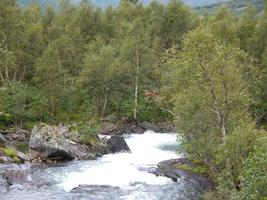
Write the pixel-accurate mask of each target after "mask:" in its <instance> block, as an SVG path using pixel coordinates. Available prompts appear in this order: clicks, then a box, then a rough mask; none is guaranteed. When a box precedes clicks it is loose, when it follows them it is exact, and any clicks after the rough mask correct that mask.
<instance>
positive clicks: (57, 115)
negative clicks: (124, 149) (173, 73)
mask: <svg viewBox="0 0 267 200" xmlns="http://www.w3.org/2000/svg"><path fill="white" fill-rule="evenodd" d="M196 19H197V17H196V15H194V14H193V12H192V11H191V10H190V9H189V8H187V7H186V6H184V5H183V4H182V3H180V2H179V1H173V2H171V3H170V4H168V5H167V6H163V5H161V4H159V3H156V2H155V3H153V4H151V5H150V6H149V7H143V6H142V5H141V4H139V3H134V2H131V1H122V2H121V3H120V5H119V6H118V7H117V8H116V9H113V8H111V7H109V8H107V9H106V10H104V11H101V10H100V9H97V8H95V7H93V6H92V5H91V4H90V3H89V1H82V2H81V3H80V4H79V5H77V6H75V5H72V4H70V2H69V1H61V7H60V9H59V10H56V11H55V10H54V9H53V8H51V7H48V8H47V9H46V10H44V11H43V10H42V9H41V8H40V6H39V5H38V4H30V5H29V6H28V7H25V8H24V7H23V8H21V7H19V6H18V5H17V3H16V1H15V0H1V13H0V30H1V34H0V41H1V44H0V52H1V58H0V81H1V82H0V84H1V98H0V101H1V106H0V111H1V112H3V113H5V114H10V115H11V116H12V117H13V119H14V123H16V124H17V123H23V122H25V121H26V122H27V121H29V120H30V121H40V120H42V121H50V122H53V121H60V122H62V121H63V122H64V121H65V122H66V121H79V120H81V119H89V118H92V117H93V118H99V117H106V116H109V115H111V114H112V113H118V115H122V116H128V117H129V118H135V119H140V120H147V121H164V120H166V119H168V118H170V115H169V114H167V113H166V112H165V111H163V110H162V109H159V106H158V102H157V101H154V100H152V99H148V98H147V97H146V96H145V91H159V90H160V87H161V83H160V69H161V67H162V64H163V62H164V61H163V60H162V57H163V56H162V55H163V54H164V51H165V49H167V48H169V47H171V46H173V45H180V42H181V39H182V37H183V34H184V33H186V32H187V31H189V30H191V29H192V28H194V27H195V25H196V21H197V20H196ZM173 27H176V28H173Z"/></svg>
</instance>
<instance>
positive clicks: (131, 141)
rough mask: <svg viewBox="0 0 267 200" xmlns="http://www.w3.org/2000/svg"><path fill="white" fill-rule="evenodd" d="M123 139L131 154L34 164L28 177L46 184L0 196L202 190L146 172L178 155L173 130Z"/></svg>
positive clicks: (167, 199) (152, 198)
mask: <svg viewBox="0 0 267 200" xmlns="http://www.w3.org/2000/svg"><path fill="white" fill-rule="evenodd" d="M125 139H126V142H127V144H128V146H129V147H130V149H131V153H117V154H108V155H105V156H103V157H101V158H99V159H98V160H94V161H72V162H69V163H67V164H61V165H58V166H53V167H48V168H47V167H46V168H44V167H35V168H33V169H31V170H32V172H31V174H32V175H31V177H29V179H31V180H38V182H39V183H45V184H43V185H42V186H38V187H37V186H36V185H35V184H28V185H23V186H21V185H20V186H15V185H14V186H12V187H11V189H10V190H9V191H8V192H7V193H4V194H0V199H1V200H2V199H3V200H52V199H53V200H163V199H164V200H179V199H181V200H194V199H196V200H197V199H200V195H201V189H200V187H199V186H198V185H197V184H194V183H193V182H188V181H185V180H183V179H178V181H177V182H173V181H172V180H171V179H169V178H166V177H157V176H155V175H154V174H151V173H149V169H150V168H153V167H156V166H157V163H158V162H160V161H163V160H168V159H174V158H178V157H179V155H178V154H177V153H176V150H177V148H178V145H179V142H178V141H177V137H176V134H171V133H170V134H160V133H154V132H146V133H145V134H142V135H139V134H132V135H127V136H125ZM31 180H30V181H31ZM78 186H80V187H78ZM77 187H78V188H77ZM74 188H76V189H74Z"/></svg>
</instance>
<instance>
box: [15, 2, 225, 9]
mask: <svg viewBox="0 0 267 200" xmlns="http://www.w3.org/2000/svg"><path fill="white" fill-rule="evenodd" d="M37 1H39V2H40V4H41V5H42V7H46V6H47V5H52V6H57V5H58V2H57V1H56V0H37ZM80 1H81V0H72V2H73V3H79V2H80ZM151 1H152V0H142V2H143V3H144V4H145V5H147V4H149V3H150V2H151ZM159 1H160V2H162V3H168V2H169V1H170V0H159ZM182 1H183V2H184V3H186V4H187V5H189V6H191V7H200V6H207V5H211V4H214V3H218V2H225V1H227V0H182ZM18 2H19V4H20V5H23V6H25V5H27V4H29V2H31V0H18ZM91 2H92V3H93V4H94V5H96V6H99V7H101V8H106V7H108V6H110V5H112V6H117V5H118V4H119V2H120V0H91Z"/></svg>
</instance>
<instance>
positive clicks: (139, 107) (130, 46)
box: [0, 0, 267, 200]
mask: <svg viewBox="0 0 267 200" xmlns="http://www.w3.org/2000/svg"><path fill="white" fill-rule="evenodd" d="M264 5H265V9H264V11H263V12H261V13H260V14H259V13H257V12H256V9H255V7H253V6H248V7H247V8H246V11H245V12H244V14H242V15H240V16H236V15H235V14H233V13H232V12H231V11H230V9H229V8H227V7H220V8H219V9H218V10H216V11H215V12H214V13H212V14H211V15H208V14H206V15H204V16H199V15H198V14H197V13H195V12H194V10H192V9H191V8H189V7H188V6H186V5H184V4H183V3H182V2H180V1H178V0H172V1H170V2H169V3H168V4H164V5H163V4H161V3H159V2H156V1H155V2H152V3H151V4H149V5H148V6H143V5H142V4H141V3H138V1H130V0H121V2H120V4H119V6H118V7H116V8H112V7H108V8H107V9H105V10H100V9H98V8H96V7H95V6H93V5H92V4H90V3H88V1H82V2H81V3H79V4H78V5H73V4H71V3H70V2H69V1H68V0H63V1H61V3H60V7H59V9H54V8H53V7H48V8H47V9H45V10H42V9H41V7H40V5H38V4H30V5H29V6H27V7H21V6H19V4H18V2H17V1H16V0H0V11H1V12H0V55H1V56H0V129H1V130H4V129H9V128H10V127H11V128H18V127H20V128H24V129H31V128H32V127H33V125H35V124H37V123H40V122H44V123H48V124H59V123H65V124H82V126H83V127H86V128H85V129H86V130H87V131H88V130H89V132H90V131H95V126H98V125H99V124H100V123H101V122H102V121H103V120H105V119H107V118H109V117H110V116H114V115H115V116H119V117H120V118H127V119H129V120H132V121H139V122H144V121H148V122H155V123H156V122H166V121H168V122H174V123H175V124H176V127H177V132H178V133H179V134H180V135H181V138H182V146H183V151H185V152H187V154H188V157H189V158H190V159H192V160H197V161H198V162H201V163H203V164H204V165H205V166H207V167H208V169H209V176H210V177H211V178H212V180H213V182H214V190H213V191H211V192H209V193H206V194H205V196H204V198H205V199H212V200H215V199H218V200H223V199H227V200H228V199H247V200H254V199H255V200H258V199H262V200H264V199H266V197H267V167H266V166H267V132H266V118H267V1H266V0H265V1H264Z"/></svg>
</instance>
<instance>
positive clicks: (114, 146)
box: [107, 136, 131, 153]
mask: <svg viewBox="0 0 267 200" xmlns="http://www.w3.org/2000/svg"><path fill="white" fill-rule="evenodd" d="M107 144H108V147H109V148H110V151H111V152H112V153H117V152H121V151H125V152H130V151H131V150H130V148H129V146H128V145H127V143H126V141H125V139H124V138H123V137H120V136H112V137H111V138H110V139H108V141H107Z"/></svg>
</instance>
